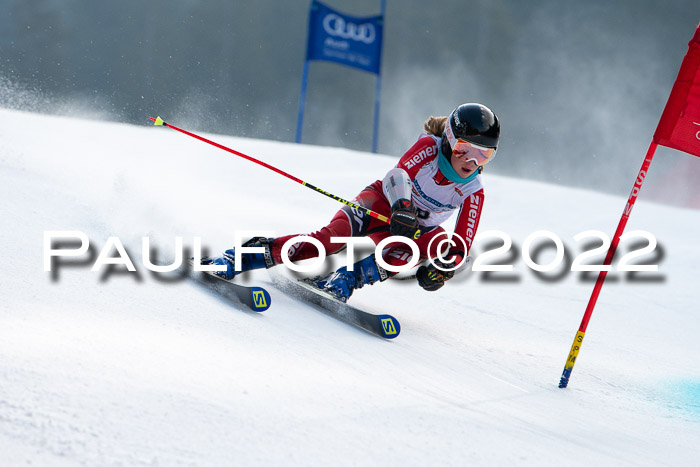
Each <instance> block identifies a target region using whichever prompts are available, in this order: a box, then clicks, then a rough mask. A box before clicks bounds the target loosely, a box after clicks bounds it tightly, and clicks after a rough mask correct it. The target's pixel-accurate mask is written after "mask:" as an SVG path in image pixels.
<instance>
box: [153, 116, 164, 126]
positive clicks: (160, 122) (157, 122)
mask: <svg viewBox="0 0 700 467" xmlns="http://www.w3.org/2000/svg"><path fill="white" fill-rule="evenodd" d="M163 123H165V122H164V121H163V119H162V118H160V117H156V122H155V123H154V125H162V124H163Z"/></svg>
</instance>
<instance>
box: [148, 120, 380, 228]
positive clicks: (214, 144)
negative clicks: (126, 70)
mask: <svg viewBox="0 0 700 467" xmlns="http://www.w3.org/2000/svg"><path fill="white" fill-rule="evenodd" d="M148 118H149V119H151V120H152V121H153V122H155V123H154V124H155V125H162V126H166V127H168V128H172V129H173V130H176V131H179V132H180V133H184V134H186V135H187V136H191V137H192V138H195V139H198V140H200V141H204V142H205V143H208V144H211V145H212V146H215V147H217V148H219V149H223V150H224V151H227V152H230V153H231V154H235V155H236V156H239V157H242V158H243V159H247V160H249V161H251V162H255V163H256V164H258V165H262V166H263V167H265V168H267V169H270V170H272V171H273V172H277V173H278V174H280V175H284V176H285V177H287V178H288V179H290V180H294V181H295V182H297V183H300V184H302V185H304V186H305V187H307V188H311V189H312V190H314V191H316V192H318V193H321V194H322V195H326V196H328V197H329V198H332V199H334V200H336V201H340V202H341V203H343V204H345V205H348V206H350V207H351V208H354V209H358V210H360V211H362V212H364V213H366V214H369V215H370V216H372V217H374V218H375V219H379V220H380V221H384V222H386V223H387V224H388V223H389V218H388V217H386V216H383V215H381V214H379V213H378V212H375V211H372V210H371V209H367V208H366V207H364V206H360V205H358V204H355V203H353V202H351V201H347V200H345V199H343V198H341V197H339V196H336V195H334V194H332V193H329V192H327V191H325V190H322V189H320V188H317V187H315V186H313V185H312V184H310V183H308V182H305V181H303V180H301V179H299V178H297V177H295V176H294V175H291V174H288V173H287V172H284V171H282V170H280V169H278V168H277V167H273V166H271V165H270V164H267V163H265V162H263V161H260V160H258V159H255V158H254V157H250V156H248V155H246V154H243V153H242V152H239V151H236V150H235V149H231V148H228V147H226V146H224V145H222V144H219V143H215V142H214V141H211V140H209V139H206V138H204V137H202V136H199V135H196V134H194V133H191V132H189V131H186V130H183V129H181V128H178V127H176V126H174V125H171V124H169V123H165V122H164V121H163V119H162V118H160V117H156V118H153V117H148Z"/></svg>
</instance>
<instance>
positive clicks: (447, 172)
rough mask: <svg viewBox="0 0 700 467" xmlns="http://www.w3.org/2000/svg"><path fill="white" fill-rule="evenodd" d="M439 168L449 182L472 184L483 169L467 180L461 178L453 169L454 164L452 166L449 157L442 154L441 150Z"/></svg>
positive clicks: (440, 150)
mask: <svg viewBox="0 0 700 467" xmlns="http://www.w3.org/2000/svg"><path fill="white" fill-rule="evenodd" d="M438 167H439V168H440V172H442V174H443V175H444V176H445V177H447V179H448V180H449V181H451V182H454V183H467V182H470V181H472V180H474V178H476V176H477V175H479V174H480V173H481V167H479V168H477V169H476V170H475V171H474V173H473V174H471V175H470V176H468V177H467V178H462V177H460V176H459V174H458V173H457V171H456V170H455V169H454V168H453V167H452V164H450V161H449V160H447V157H446V156H445V155H444V154H443V153H442V149H441V148H439V149H438Z"/></svg>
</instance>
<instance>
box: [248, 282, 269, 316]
mask: <svg viewBox="0 0 700 467" xmlns="http://www.w3.org/2000/svg"><path fill="white" fill-rule="evenodd" d="M250 295H251V297H252V298H253V310H254V311H258V312H263V311H265V310H267V309H268V308H270V305H271V304H272V298H271V297H270V294H269V293H268V292H267V290H265V289H263V288H262V287H251V288H250Z"/></svg>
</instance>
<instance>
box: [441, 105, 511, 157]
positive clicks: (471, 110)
mask: <svg viewBox="0 0 700 467" xmlns="http://www.w3.org/2000/svg"><path fill="white" fill-rule="evenodd" d="M445 125H446V126H447V125H450V128H451V129H452V134H453V135H454V136H455V137H456V138H457V139H463V140H464V141H468V142H470V143H474V144H478V145H479V146H484V147H487V148H494V149H496V148H497V147H498V137H499V135H500V133H501V126H500V124H499V123H498V117H496V114H495V113H493V111H492V110H491V109H489V108H488V107H486V106H485V105H481V104H475V103H467V104H462V105H460V106H459V107H457V108H456V109H454V110H453V111H452V113H451V114H450V116H449V117H447V122H446V123H445ZM442 153H443V154H444V155H445V156H446V157H447V158H448V159H449V158H450V156H451V155H452V147H451V146H450V143H449V141H448V140H447V137H446V135H445V132H443V133H442Z"/></svg>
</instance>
